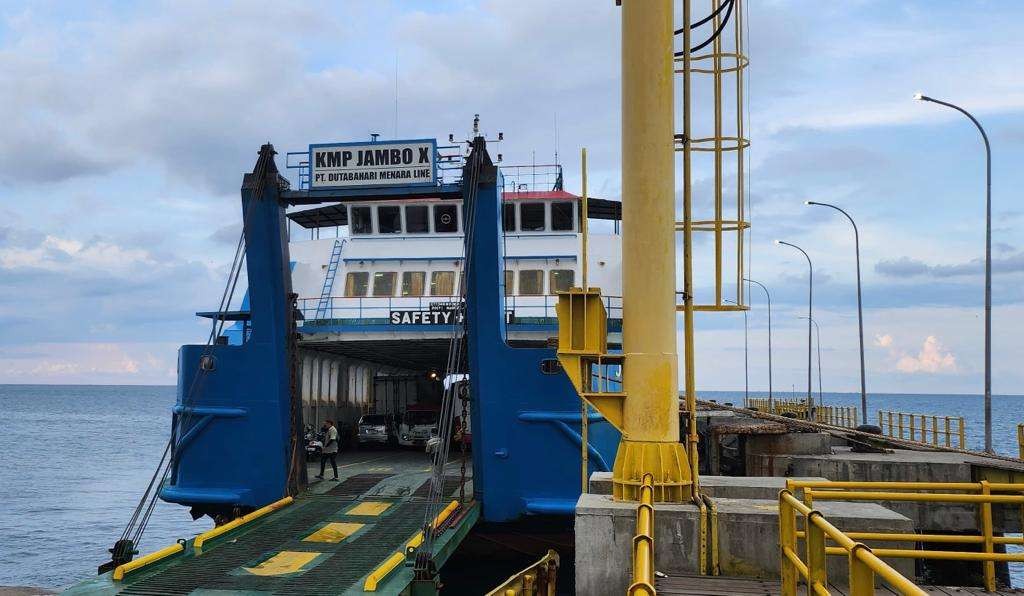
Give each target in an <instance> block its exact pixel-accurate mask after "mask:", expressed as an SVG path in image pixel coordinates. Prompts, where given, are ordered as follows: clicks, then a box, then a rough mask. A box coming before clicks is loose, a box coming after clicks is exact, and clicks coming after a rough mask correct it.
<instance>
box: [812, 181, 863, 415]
mask: <svg viewBox="0 0 1024 596" xmlns="http://www.w3.org/2000/svg"><path fill="white" fill-rule="evenodd" d="M806 203H807V204H808V205H820V206H821V207H831V208H832V209H835V210H836V211H838V212H840V213H842V214H843V215H845V216H846V219H848V220H850V224H851V225H853V246H854V250H855V252H856V254H857V331H858V336H859V338H860V410H861V424H867V423H868V390H867V383H866V382H865V380H864V308H863V306H862V304H861V299H860V232H858V231H857V222H855V221H853V218H852V217H850V214H849V213H847V212H846V211H844V210H842V209H840V208H839V207H836V206H835V205H830V204H829V203H819V202H817V201H806Z"/></svg>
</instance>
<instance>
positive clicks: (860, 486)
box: [784, 479, 1024, 592]
mask: <svg viewBox="0 0 1024 596" xmlns="http://www.w3.org/2000/svg"><path fill="white" fill-rule="evenodd" d="M796 490H802V491H803V506H804V508H806V509H810V507H811V506H812V504H813V502H814V500H815V499H817V500H831V501H882V502H893V501H902V502H908V501H909V502H918V503H966V504H975V505H978V507H979V519H980V531H981V535H980V536H963V535H956V534H948V535H947V534H927V535H923V534H905V533H893V532H850V533H847V537H848V538H850V539H862V540H882V541H889V542H901V541H902V542H915V543H916V542H941V543H950V544H981V545H982V547H983V552H969V551H946V550H916V549H913V548H911V549H900V548H879V549H875V551H874V552H875V554H876V555H878V556H880V557H890V558H903V559H939V560H955V561H979V562H981V563H982V570H983V574H984V580H985V589H986V590H987V591H989V592H992V591H995V589H996V572H995V563H996V561H1007V562H1024V553H998V552H995V545H997V544H1003V545H1005V544H1014V545H1024V537H1021V538H1017V537H1005V536H995V535H994V534H993V523H992V505H994V504H1002V505H1018V506H1024V484H1015V483H996V482H988V481H987V480H983V481H981V482H832V481H828V480H792V479H788V480H787V481H786V490H785V491H784V492H789V493H792V492H793V491H796ZM921 491H930V492H921ZM934 491H946V492H934ZM950 491H954V492H950ZM993 493H1014V494H993ZM1021 515H1022V519H1021V521H1022V522H1024V508H1022V511H1021ZM795 537H796V538H801V537H803V538H806V537H807V534H806V533H801V532H796V535H795ZM826 554H830V555H841V554H843V552H841V549H839V548H836V547H828V548H827V549H826Z"/></svg>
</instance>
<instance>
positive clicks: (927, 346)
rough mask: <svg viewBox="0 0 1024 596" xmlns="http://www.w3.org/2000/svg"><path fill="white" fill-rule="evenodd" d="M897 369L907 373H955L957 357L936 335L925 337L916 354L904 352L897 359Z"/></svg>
mask: <svg viewBox="0 0 1024 596" xmlns="http://www.w3.org/2000/svg"><path fill="white" fill-rule="evenodd" d="M896 370H898V371H900V372H902V373H907V374H914V373H955V372H957V368H956V357H955V356H954V355H953V353H952V352H950V351H948V350H946V349H945V348H944V347H943V345H942V342H940V341H939V339H938V338H937V337H935V336H934V335H929V336H928V337H926V338H925V340H924V343H923V344H922V345H921V350H920V351H919V352H918V353H917V355H916V356H912V355H909V354H904V355H902V356H900V357H899V359H898V360H897V361H896Z"/></svg>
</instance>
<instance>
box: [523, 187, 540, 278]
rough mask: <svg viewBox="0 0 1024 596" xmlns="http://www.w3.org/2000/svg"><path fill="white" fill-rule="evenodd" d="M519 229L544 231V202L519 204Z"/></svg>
mask: <svg viewBox="0 0 1024 596" xmlns="http://www.w3.org/2000/svg"><path fill="white" fill-rule="evenodd" d="M519 229H520V230H522V231H524V232H543V231H544V203H523V204H521V205H519ZM520 279H522V278H520Z"/></svg>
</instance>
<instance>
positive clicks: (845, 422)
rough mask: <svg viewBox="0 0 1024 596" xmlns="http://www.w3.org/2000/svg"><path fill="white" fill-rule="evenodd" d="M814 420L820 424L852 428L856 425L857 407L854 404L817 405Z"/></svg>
mask: <svg viewBox="0 0 1024 596" xmlns="http://www.w3.org/2000/svg"><path fill="white" fill-rule="evenodd" d="M814 420H815V422H820V423H822V424H830V425H832V426H842V427H845V428H854V427H856V426H857V424H858V422H857V408H856V407H854V406H818V407H816V408H815V409H814Z"/></svg>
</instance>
